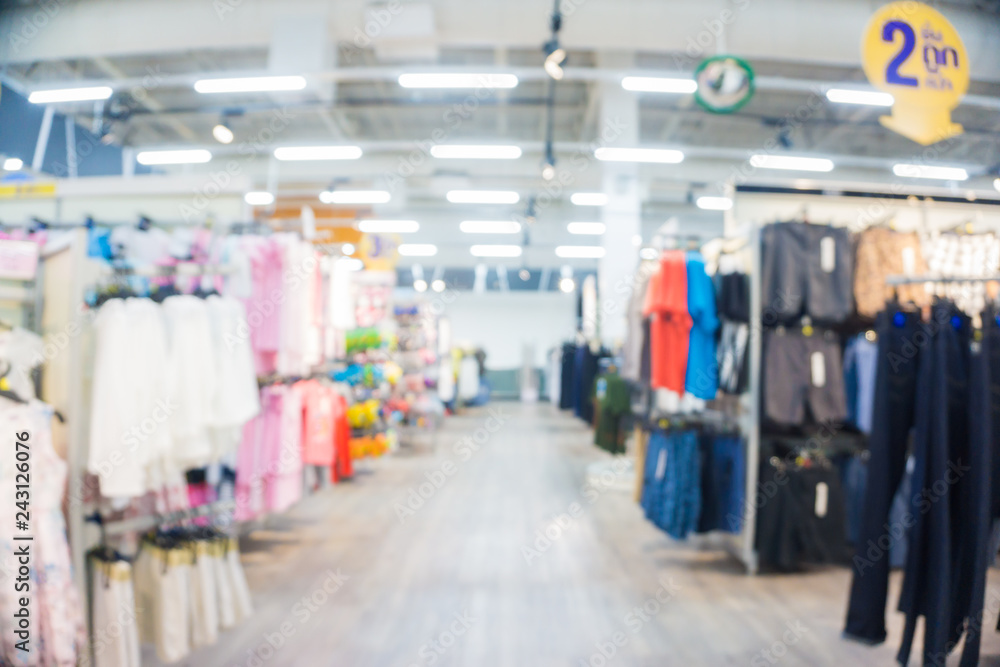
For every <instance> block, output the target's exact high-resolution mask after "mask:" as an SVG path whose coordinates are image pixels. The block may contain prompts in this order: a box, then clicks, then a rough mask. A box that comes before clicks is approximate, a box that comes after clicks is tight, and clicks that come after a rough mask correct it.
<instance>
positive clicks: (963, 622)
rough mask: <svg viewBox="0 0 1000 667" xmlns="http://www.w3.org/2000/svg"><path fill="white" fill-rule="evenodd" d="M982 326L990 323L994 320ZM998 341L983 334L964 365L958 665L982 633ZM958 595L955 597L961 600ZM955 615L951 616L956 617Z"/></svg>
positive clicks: (975, 649) (975, 650)
mask: <svg viewBox="0 0 1000 667" xmlns="http://www.w3.org/2000/svg"><path fill="white" fill-rule="evenodd" d="M983 322H984V323H985V324H986V326H987V327H989V326H993V328H996V326H995V325H996V322H995V321H994V322H992V323H990V322H989V321H988V320H987V319H986V318H984V320H983ZM998 342H1000V340H998V339H997V338H996V337H993V336H991V337H986V336H984V337H983V341H982V346H981V349H980V351H979V352H978V354H974V355H973V356H972V359H971V361H970V367H969V436H970V447H969V463H968V466H969V468H970V470H969V471H968V472H967V475H968V477H969V484H968V486H967V487H966V491H967V495H966V500H967V502H968V503H969V506H968V507H967V508H965V509H964V510H963V512H962V515H961V516H962V521H961V522H960V525H961V526H962V528H963V529H964V531H965V533H966V534H965V535H964V536H963V537H964V539H963V540H962V543H963V544H964V545H965V547H966V548H965V549H964V550H963V551H962V552H961V554H962V559H961V562H959V563H957V564H956V565H957V568H956V570H955V571H956V572H957V573H958V575H959V578H958V584H957V586H953V587H952V590H953V592H959V591H962V590H963V588H962V587H967V589H968V591H969V594H968V600H967V606H966V607H956V609H958V612H959V613H958V614H953V615H952V632H953V636H952V637H951V641H955V642H957V641H958V638H959V637H960V636H961V633H960V629H961V628H962V627H963V626H964V628H965V633H966V635H965V648H964V649H963V651H962V661H961V663H960V666H961V667H973V666H974V665H978V664H979V645H980V641H981V640H982V633H983V606H984V603H985V597H986V568H987V566H988V564H989V561H990V560H991V559H990V554H989V545H990V536H991V533H992V530H991V529H992V524H993V522H992V488H991V487H992V479H991V478H992V476H993V451H992V448H993V438H994V435H995V432H994V431H993V426H992V423H991V422H992V417H993V416H992V410H991V407H992V406H991V396H990V387H991V384H992V382H993V378H992V377H991V370H992V369H991V368H990V364H989V363H987V362H988V360H989V359H990V358H991V355H992V352H993V349H992V348H993V347H994V346H997V343H998ZM962 603H963V600H962V599H958V600H956V605H957V604H962ZM956 616H957V618H956Z"/></svg>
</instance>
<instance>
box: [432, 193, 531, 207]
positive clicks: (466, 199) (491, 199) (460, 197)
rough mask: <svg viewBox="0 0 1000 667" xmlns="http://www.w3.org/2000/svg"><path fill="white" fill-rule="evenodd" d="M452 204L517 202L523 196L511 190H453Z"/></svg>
mask: <svg viewBox="0 0 1000 667" xmlns="http://www.w3.org/2000/svg"><path fill="white" fill-rule="evenodd" d="M447 197H448V201H450V202H451V203H452V204H516V203H517V202H518V201H520V199H521V196H520V195H519V194H517V193H516V192H513V191H511V190H451V191H449V192H448V195H447Z"/></svg>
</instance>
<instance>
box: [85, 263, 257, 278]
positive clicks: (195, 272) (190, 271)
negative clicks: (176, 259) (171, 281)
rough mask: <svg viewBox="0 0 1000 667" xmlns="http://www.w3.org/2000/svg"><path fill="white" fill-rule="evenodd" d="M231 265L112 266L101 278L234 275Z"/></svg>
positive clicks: (233, 268)
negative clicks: (116, 276) (117, 276)
mask: <svg viewBox="0 0 1000 667" xmlns="http://www.w3.org/2000/svg"><path fill="white" fill-rule="evenodd" d="M236 270H237V268H236V267H235V266H233V265H231V264H172V265H166V266H159V265H155V266H113V267H109V268H105V269H104V270H103V271H102V273H103V274H104V275H103V277H110V276H115V275H129V276H140V277H144V278H163V277H167V276H181V277H186V276H191V277H194V276H224V275H230V274H233V273H236Z"/></svg>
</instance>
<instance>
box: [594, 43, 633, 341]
mask: <svg viewBox="0 0 1000 667" xmlns="http://www.w3.org/2000/svg"><path fill="white" fill-rule="evenodd" d="M598 64H599V66H600V67H602V68H607V69H612V70H627V69H628V68H630V67H631V66H632V59H631V56H626V55H622V54H606V53H604V54H599V58H598ZM598 86H599V89H600V93H599V94H600V95H601V124H600V127H599V130H598V137H597V142H598V145H600V146H617V147H622V148H637V147H639V101H638V97H637V96H636V95H635V94H634V93H630V92H629V91H627V90H625V89H624V88H622V86H621V83H620V82H619V81H618V80H617V79H615V80H613V81H603V82H601V83H600V84H598ZM596 164H598V165H600V168H601V169H602V175H601V183H602V186H601V187H602V191H603V192H604V194H605V195H607V198H608V201H607V204H605V206H604V208H603V211H602V221H603V222H604V224H605V225H606V227H607V229H606V230H605V232H604V236H603V239H602V245H603V246H604V257H602V258H601V260H600V264H599V266H598V313H599V314H600V318H601V339H602V340H603V342H604V343H605V345H609V346H617V345H618V344H620V343H621V342H622V341H624V339H625V311H626V309H627V307H628V301H629V297H630V296H631V295H632V290H633V288H634V285H635V271H636V268H637V266H638V263H639V262H638V252H639V248H638V246H637V245H636V242H635V239H636V237H638V236H640V235H641V234H642V225H641V222H642V204H641V201H640V192H639V165H637V164H635V163H630V162H597V163H596Z"/></svg>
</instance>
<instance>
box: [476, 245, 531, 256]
mask: <svg viewBox="0 0 1000 667" xmlns="http://www.w3.org/2000/svg"><path fill="white" fill-rule="evenodd" d="M469 252H470V253H472V256H473V257H520V256H521V252H522V248H521V246H519V245H474V246H472V247H471V248H469Z"/></svg>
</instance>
